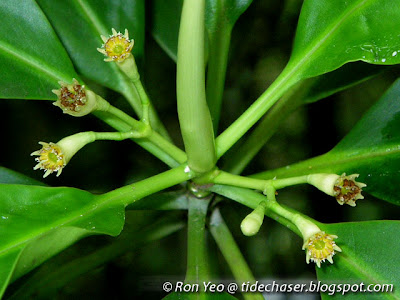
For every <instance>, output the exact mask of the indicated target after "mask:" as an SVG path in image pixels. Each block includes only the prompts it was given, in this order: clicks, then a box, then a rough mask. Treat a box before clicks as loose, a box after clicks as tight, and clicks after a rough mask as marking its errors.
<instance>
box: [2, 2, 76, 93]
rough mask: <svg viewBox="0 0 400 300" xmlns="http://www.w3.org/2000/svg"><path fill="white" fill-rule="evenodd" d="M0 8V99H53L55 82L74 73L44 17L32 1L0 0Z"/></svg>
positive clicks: (66, 78) (71, 76)
mask: <svg viewBox="0 0 400 300" xmlns="http://www.w3.org/2000/svg"><path fill="white" fill-rule="evenodd" d="M0 11H1V26H0V66H1V68H2V70H3V71H2V74H1V76H0V86H1V88H0V98H16V99H55V95H54V94H53V93H52V92H51V90H52V89H54V88H57V87H58V86H59V85H58V83H57V82H58V81H59V80H63V81H68V82H70V81H71V80H72V78H73V77H75V78H78V75H77V74H76V73H75V71H74V68H73V66H72V63H71V61H70V60H69V57H68V54H67V52H66V51H65V49H64V48H63V46H62V45H61V43H60V41H59V40H58V38H57V36H56V34H55V32H54V31H53V29H52V27H51V25H50V24H49V22H48V20H47V19H46V16H45V15H44V14H43V12H42V11H41V10H40V8H39V7H38V5H37V4H36V2H35V1H34V0H21V1H18V4H16V2H15V1H13V0H3V1H1V2H0ZM21 82H23V84H21Z"/></svg>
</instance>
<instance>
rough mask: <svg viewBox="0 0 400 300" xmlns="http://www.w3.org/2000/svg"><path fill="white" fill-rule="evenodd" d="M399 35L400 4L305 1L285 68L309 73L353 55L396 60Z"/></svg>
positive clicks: (359, 0) (337, 64)
mask: <svg viewBox="0 0 400 300" xmlns="http://www.w3.org/2000/svg"><path fill="white" fill-rule="evenodd" d="M399 34H400V6H399V5H397V4H396V3H395V2H394V1H392V0H379V1H377V0H351V1H345V0H337V1H331V0H306V1H304V4H303V7H302V10H301V13H300V19H299V23H298V27H297V32H296V38H295V43H294V48H293V52H292V56H291V58H290V61H289V64H288V69H290V72H291V73H293V72H294V73H295V76H296V77H297V78H308V77H313V76H317V75H320V74H323V73H327V72H329V71H332V70H334V69H337V68H339V67H340V66H342V65H343V64H345V63H347V62H351V61H357V60H362V61H365V62H368V63H372V64H388V65H390V64H398V63H400V39H399ZM398 54H399V55H398Z"/></svg>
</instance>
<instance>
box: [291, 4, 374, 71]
mask: <svg viewBox="0 0 400 300" xmlns="http://www.w3.org/2000/svg"><path fill="white" fill-rule="evenodd" d="M368 1H374V0H360V1H358V2H356V4H355V5H354V6H353V8H351V9H348V10H347V12H345V13H343V14H342V16H341V17H340V18H339V21H338V22H337V23H333V24H331V25H332V28H331V29H330V30H326V31H324V32H323V33H322V34H321V36H323V38H321V39H320V40H319V42H317V44H315V45H314V46H312V47H311V46H310V47H311V48H308V49H310V50H308V49H307V50H306V51H305V53H306V55H304V56H303V58H302V59H301V60H300V61H299V62H298V63H297V64H296V65H295V66H294V67H293V69H292V70H291V71H290V73H289V74H288V77H291V75H292V74H293V73H296V72H297V70H298V69H300V68H301V67H302V66H303V65H304V64H305V63H306V62H308V60H309V58H310V57H311V56H312V55H313V54H314V53H315V52H317V51H318V50H319V49H320V47H321V45H323V44H324V43H325V41H326V40H328V39H329V38H330V37H331V36H332V35H333V34H334V33H335V31H336V30H337V29H338V28H339V27H340V25H342V24H343V23H344V22H345V21H346V20H347V19H348V18H349V17H351V16H352V15H353V13H355V12H356V11H357V10H358V9H360V8H362V7H363V6H364V5H366V4H367V2H368ZM289 63H290V62H289Z"/></svg>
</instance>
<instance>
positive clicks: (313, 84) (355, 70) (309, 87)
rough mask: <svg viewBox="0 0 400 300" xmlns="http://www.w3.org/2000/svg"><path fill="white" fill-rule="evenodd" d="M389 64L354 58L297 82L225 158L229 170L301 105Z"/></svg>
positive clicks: (239, 169)
mask: <svg viewBox="0 0 400 300" xmlns="http://www.w3.org/2000/svg"><path fill="white" fill-rule="evenodd" d="M387 68H389V67H387V66H376V65H371V64H366V63H363V62H354V63H349V64H346V65H344V66H342V67H340V68H339V69H337V70H335V71H332V72H329V73H326V74H322V75H319V76H316V77H313V78H309V79H307V80H305V81H302V82H300V83H298V84H297V85H296V86H294V87H293V88H292V89H291V91H290V92H289V93H287V94H286V95H285V96H284V97H283V98H282V99H280V100H279V101H278V103H277V104H276V105H275V106H274V107H272V108H271V110H270V111H269V112H268V113H267V114H266V115H265V116H264V118H263V120H262V121H261V122H260V123H259V124H258V125H257V127H256V128H255V129H254V130H253V131H252V133H251V134H250V136H249V137H248V138H247V140H246V141H245V142H244V143H243V144H242V146H240V147H239V148H237V149H236V151H235V152H233V151H232V152H231V156H230V157H229V158H228V159H227V160H226V165H225V168H226V170H228V171H229V172H230V173H234V174H239V173H241V172H243V170H244V169H245V167H246V166H247V165H248V164H249V163H250V161H251V160H252V159H253V158H254V157H255V155H256V154H257V153H258V152H259V151H260V150H261V149H262V147H263V146H264V145H265V144H266V143H267V142H268V141H269V139H270V138H271V137H272V136H273V135H274V134H275V132H276V130H277V129H278V128H279V126H280V124H281V123H282V122H283V121H284V120H286V119H287V118H288V116H289V115H290V114H291V113H293V111H295V110H296V109H297V108H298V107H299V106H301V105H303V104H306V103H313V102H316V101H319V100H321V99H323V98H326V97H328V96H330V95H333V94H335V93H337V92H339V91H342V90H344V89H346V88H348V87H350V86H353V85H356V84H358V83H360V82H363V81H365V80H368V79H370V78H372V77H374V76H376V75H378V74H379V73H380V72H383V71H384V70H387ZM228 155H229V154H228Z"/></svg>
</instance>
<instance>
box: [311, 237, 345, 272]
mask: <svg viewBox="0 0 400 300" xmlns="http://www.w3.org/2000/svg"><path fill="white" fill-rule="evenodd" d="M335 238H337V236H336V235H330V234H326V233H325V232H323V231H321V232H318V233H316V234H314V235H313V236H311V237H310V238H309V239H308V240H307V241H306V242H305V243H304V245H303V249H305V250H306V260H307V263H309V261H310V260H311V261H314V262H315V263H316V264H317V265H318V267H320V266H321V262H323V261H325V260H328V261H330V262H331V263H333V260H332V257H333V255H335V250H336V251H342V250H341V249H340V248H339V247H338V246H337V245H336V243H335V242H334V241H333V239H335Z"/></svg>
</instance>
